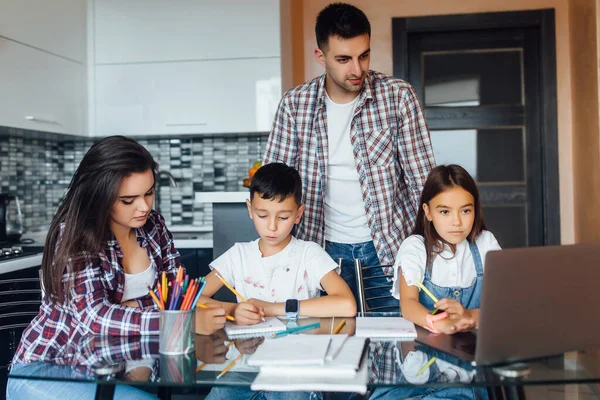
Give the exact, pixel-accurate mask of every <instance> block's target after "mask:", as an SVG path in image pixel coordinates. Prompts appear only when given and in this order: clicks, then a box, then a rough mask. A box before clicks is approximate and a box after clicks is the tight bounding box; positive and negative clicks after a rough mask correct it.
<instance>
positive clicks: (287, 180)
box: [250, 163, 302, 206]
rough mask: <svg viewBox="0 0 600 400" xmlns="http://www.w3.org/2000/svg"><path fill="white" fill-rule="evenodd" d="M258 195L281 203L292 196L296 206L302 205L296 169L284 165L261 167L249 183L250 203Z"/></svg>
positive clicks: (300, 185)
mask: <svg viewBox="0 0 600 400" xmlns="http://www.w3.org/2000/svg"><path fill="white" fill-rule="evenodd" d="M255 194H258V195H259V196H260V197H261V198H263V199H266V200H271V199H277V200H279V202H280V203H281V202H282V201H284V200H285V199H287V198H288V197H290V196H294V200H295V201H296V205H297V206H300V204H302V180H301V179H300V174H299V173H298V171H297V170H296V168H292V167H290V166H287V165H286V164H284V163H271V164H266V165H263V166H262V167H260V168H259V169H258V171H256V173H255V174H254V176H253V177H252V182H250V201H252V200H253V199H254V195H255Z"/></svg>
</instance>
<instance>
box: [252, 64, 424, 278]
mask: <svg viewBox="0 0 600 400" xmlns="http://www.w3.org/2000/svg"><path fill="white" fill-rule="evenodd" d="M326 111H327V110H326V106H325V75H322V76H320V77H318V78H315V79H313V80H312V81H309V82H307V83H305V84H304V85H301V86H297V87H295V88H293V89H291V90H289V91H288V92H287V93H286V94H285V95H284V96H283V98H282V99H281V102H280V103H279V108H278V110H277V114H276V115H275V122H274V124H273V129H272V130H271V134H270V136H269V141H268V143H267V151H266V155H265V159H264V162H265V164H266V163H271V162H283V163H286V164H287V165H290V166H292V167H294V168H296V169H298V171H299V172H300V176H301V177H302V190H303V202H304V204H305V206H306V211H305V212H304V216H303V218H302V220H301V221H300V224H299V225H298V227H297V230H296V236H297V237H298V238H299V239H303V240H311V241H314V242H317V243H319V244H320V245H322V246H324V245H325V222H324V218H325V216H324V206H323V199H324V196H325V190H326V188H327V169H328V167H327V166H328V156H329V147H328V141H327V112H326ZM350 141H351V143H352V148H353V152H354V160H355V163H356V171H357V172H358V179H359V182H360V186H361V188H362V196H363V200H364V205H365V211H366V215H367V220H368V223H369V227H370V229H371V236H372V238H373V242H374V244H375V247H376V249H377V255H378V256H379V260H380V261H381V263H382V264H393V263H394V259H395V257H396V253H397V252H398V249H399V248H400V243H402V240H404V238H405V237H407V236H408V235H410V234H411V233H412V230H413V227H414V222H415V218H416V215H417V209H418V206H419V199H420V196H421V191H422V189H423V185H424V183H425V179H426V178H427V174H428V173H429V171H430V170H431V168H433V166H434V165H435V161H434V156H433V150H432V148H431V142H430V139H429V131H428V129H427V124H426V123H425V118H424V116H423V111H422V109H421V106H420V104H419V101H418V99H417V96H416V93H415V90H414V89H413V87H412V86H411V85H410V84H409V83H407V82H405V81H403V80H400V79H396V78H392V77H388V76H386V75H384V74H381V73H378V72H374V71H369V73H368V74H367V78H366V80H365V86H364V88H363V90H362V91H361V92H360V94H359V98H358V101H357V104H356V109H355V111H354V117H353V119H352V123H351V128H350ZM386 272H391V267H390V268H388V269H387V271H386Z"/></svg>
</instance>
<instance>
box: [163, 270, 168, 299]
mask: <svg viewBox="0 0 600 400" xmlns="http://www.w3.org/2000/svg"><path fill="white" fill-rule="evenodd" d="M161 290H162V298H163V300H164V301H165V303H166V302H167V295H168V293H169V288H168V287H167V275H166V274H165V271H163V272H162V286H161Z"/></svg>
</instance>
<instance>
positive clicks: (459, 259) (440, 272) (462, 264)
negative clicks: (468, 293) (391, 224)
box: [392, 231, 500, 299]
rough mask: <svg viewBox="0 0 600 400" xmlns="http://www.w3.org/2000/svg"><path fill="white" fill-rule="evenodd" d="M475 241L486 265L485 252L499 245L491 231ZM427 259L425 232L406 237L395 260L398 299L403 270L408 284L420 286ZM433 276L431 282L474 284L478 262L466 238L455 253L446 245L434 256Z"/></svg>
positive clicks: (393, 292)
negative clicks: (475, 260)
mask: <svg viewBox="0 0 600 400" xmlns="http://www.w3.org/2000/svg"><path fill="white" fill-rule="evenodd" d="M475 244H476V245H477V248H478V250H479V255H480V256H481V262H482V264H483V266H484V268H485V255H486V254H487V252H488V251H494V250H500V245H499V244H498V241H497V240H496V238H495V237H494V234H493V233H492V232H490V231H483V232H481V234H480V235H479V236H478V237H477V239H475ZM426 262H427V255H426V252H425V240H424V238H423V236H421V235H412V236H409V237H407V238H406V239H404V241H403V242H402V244H401V245H400V250H399V251H398V256H396V263H395V264H394V285H393V287H392V296H394V297H395V298H397V299H399V298H400V286H399V281H398V278H399V276H400V273H402V275H403V276H404V279H405V280H406V283H407V284H408V285H409V286H417V284H416V283H415V280H416V279H418V280H419V282H423V279H425V268H426V264H425V263H426ZM430 276H431V282H432V283H434V284H435V285H438V286H442V287H461V288H466V287H469V286H471V285H472V284H473V282H474V281H475V278H476V277H477V272H476V271H475V262H474V261H473V257H472V255H471V249H470V248H469V243H468V241H467V240H463V241H462V242H460V243H459V244H457V245H456V254H452V250H451V249H450V247H449V246H447V245H446V247H445V248H444V250H443V251H442V252H441V253H440V254H438V255H436V256H435V258H434V259H433V265H432V267H431V275H430ZM417 287H418V286H417ZM419 290H420V289H419Z"/></svg>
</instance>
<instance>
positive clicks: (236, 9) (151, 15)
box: [91, 0, 280, 65]
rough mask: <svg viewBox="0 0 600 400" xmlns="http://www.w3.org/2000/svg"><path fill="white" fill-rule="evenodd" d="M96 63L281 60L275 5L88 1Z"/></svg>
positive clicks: (231, 0) (238, 0)
mask: <svg viewBox="0 0 600 400" xmlns="http://www.w3.org/2000/svg"><path fill="white" fill-rule="evenodd" d="M91 3H92V4H93V8H92V10H91V12H92V13H93V18H94V24H95V29H94V36H95V37H94V47H95V52H94V54H95V63H96V64H97V65H98V64H122V63H141V62H144V63H147V62H164V61H182V60H208V59H212V60H215V59H232V58H262V57H279V55H280V33H279V32H280V27H279V0H254V1H247V0H227V1H222V0H178V1H164V0H128V1H122V0H101V1H98V0H96V1H92V2H91Z"/></svg>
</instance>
